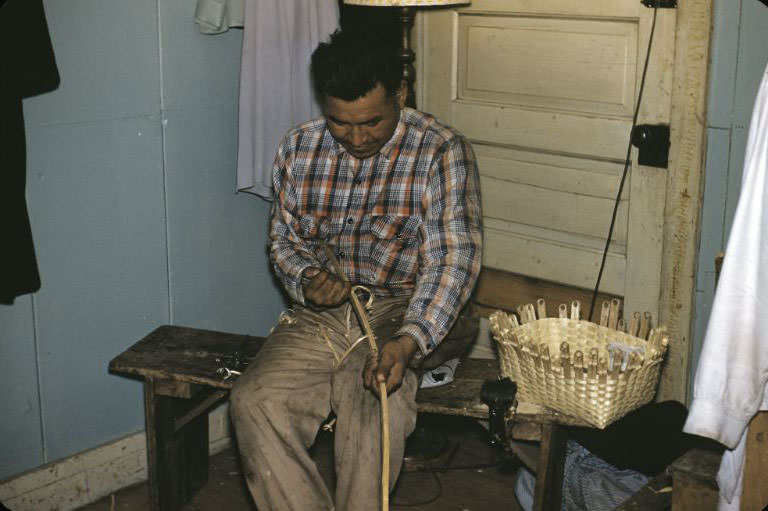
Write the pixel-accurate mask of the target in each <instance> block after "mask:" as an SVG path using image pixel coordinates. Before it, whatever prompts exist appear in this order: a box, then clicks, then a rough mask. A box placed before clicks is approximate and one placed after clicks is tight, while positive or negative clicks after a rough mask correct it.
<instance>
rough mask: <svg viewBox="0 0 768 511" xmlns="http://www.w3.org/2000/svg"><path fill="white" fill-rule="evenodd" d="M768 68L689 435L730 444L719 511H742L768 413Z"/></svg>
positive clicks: (698, 374)
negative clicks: (755, 432) (752, 456)
mask: <svg viewBox="0 0 768 511" xmlns="http://www.w3.org/2000/svg"><path fill="white" fill-rule="evenodd" d="M767 385H768V68H766V70H765V72H764V74H763V81H762V83H761V84H760V89H759V91H758V94H757V99H756V101H755V107H754V111H753V113H752V123H751V125H750V130H749V138H748V139H747V152H746V156H745V160H744V175H743V177H742V183H741V195H740V196H739V203H738V206H737V208H736V216H735V217H734V220H733V226H732V228H731V234H730V237H729V238H728V244H727V247H726V252H725V260H724V262H723V269H722V272H721V274H720V280H719V282H718V284H717V291H716V293H715V300H714V303H713V305H712V313H711V315H710V318H709V326H708V328H707V334H706V337H705V338H704V346H703V349H702V352H701V358H700V359H699V366H698V368H697V371H696V379H695V381H694V390H693V403H692V404H691V410H690V413H689V414H688V420H687V421H686V423H685V427H684V428H683V430H684V431H685V432H687V433H693V434H696V435H701V436H706V437H709V438H713V439H715V440H718V441H719V442H721V443H723V444H724V445H725V446H726V447H728V450H726V451H725V453H724V454H723V459H722V462H721V464H720V470H719V472H718V474H717V482H718V485H719V487H720V502H719V507H718V509H719V510H720V511H725V510H734V511H736V510H738V509H739V502H740V496H741V483H742V477H743V472H744V457H745V437H746V428H747V425H748V424H749V421H750V420H751V419H752V417H753V416H754V415H755V414H756V413H757V411H758V410H768V390H767Z"/></svg>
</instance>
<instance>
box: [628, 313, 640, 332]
mask: <svg viewBox="0 0 768 511" xmlns="http://www.w3.org/2000/svg"><path fill="white" fill-rule="evenodd" d="M639 327H640V313H639V312H635V313H634V314H632V318H631V319H630V320H629V332H628V333H629V335H633V336H635V337H637V333H638V328H639Z"/></svg>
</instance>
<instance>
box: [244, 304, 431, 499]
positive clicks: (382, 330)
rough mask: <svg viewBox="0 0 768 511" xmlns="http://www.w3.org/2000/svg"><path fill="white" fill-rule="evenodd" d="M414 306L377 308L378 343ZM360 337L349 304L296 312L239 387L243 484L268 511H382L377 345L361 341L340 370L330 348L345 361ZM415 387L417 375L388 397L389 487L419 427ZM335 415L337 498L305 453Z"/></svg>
mask: <svg viewBox="0 0 768 511" xmlns="http://www.w3.org/2000/svg"><path fill="white" fill-rule="evenodd" d="M406 306H407V300H405V299H403V298H377V299H376V300H375V301H374V304H373V310H372V311H371V312H370V313H369V318H370V321H371V326H372V328H373V330H374V333H375V334H376V337H377V339H379V340H380V341H379V342H381V341H386V340H387V339H390V338H391V337H392V336H393V335H394V333H395V332H396V331H397V329H398V328H399V327H400V325H401V322H402V317H403V314H404V313H405V308H406ZM323 334H325V335H323ZM362 335H363V333H362V331H361V329H360V326H359V323H358V320H357V318H356V316H355V313H354V311H353V310H352V308H351V306H350V305H348V304H344V305H342V306H340V307H337V308H332V309H326V310H323V311H319V312H318V311H313V310H310V309H307V308H302V307H297V308H296V310H295V312H294V313H292V314H290V315H288V316H286V317H284V318H282V319H281V321H280V322H279V324H278V325H277V326H276V327H275V329H274V331H273V332H272V333H271V334H270V335H269V337H268V338H267V340H266V342H265V344H264V346H263V347H262V348H261V349H260V350H259V353H258V355H257V356H256V358H255V359H254V361H253V362H251V364H250V366H249V367H248V370H247V371H245V373H244V374H243V375H242V376H240V378H239V379H238V381H237V383H236V384H235V386H234V388H233V389H232V396H231V400H230V403H231V411H232V419H233V423H234V427H235V432H236V434H237V442H238V446H239V449H240V455H241V458H242V462H243V467H244V469H245V477H246V481H247V483H248V487H249V489H250V491H251V494H252V495H253V498H254V500H255V501H256V504H257V506H258V508H259V510H260V511H268V510H279V511H286V510H291V511H313V510H333V509H335V510H337V511H359V510H363V509H365V510H369V509H370V510H375V509H378V508H379V506H380V504H379V503H380V502H381V496H380V487H381V440H380V438H381V426H380V415H379V414H380V411H379V406H380V405H379V400H378V399H377V398H376V397H375V396H374V395H373V394H372V393H371V392H370V391H369V390H368V389H366V388H365V387H363V379H362V371H363V367H364V365H365V361H366V359H367V357H368V355H369V353H370V348H369V347H368V343H367V341H363V342H361V343H360V344H358V346H357V347H355V348H354V350H352V352H351V353H350V354H349V355H348V356H347V358H346V359H345V360H344V361H343V363H341V365H340V366H338V367H336V358H335V357H334V354H333V352H332V351H331V348H330V347H329V342H330V344H331V345H333V348H334V350H335V351H336V352H337V353H338V355H339V356H340V355H341V354H342V353H344V351H346V349H347V348H348V347H349V346H351V345H352V343H354V342H355V341H356V340H357V339H358V338H360V337H361V336H362ZM326 339H327V340H326ZM417 387H418V385H417V378H416V375H415V374H414V373H413V372H412V371H410V370H408V371H407V373H406V375H405V377H404V378H403V384H402V386H401V387H400V388H399V389H398V390H397V391H396V392H394V393H392V394H390V396H389V401H388V404H389V420H390V443H391V447H390V451H391V452H390V467H391V469H390V485H391V486H394V483H395V481H396V480H397V475H398V473H399V472H400V467H401V465H402V459H403V450H404V447H405V439H406V437H407V436H408V435H409V434H410V433H411V432H412V431H413V429H414V427H415V424H416V401H415V398H416V390H417ZM331 411H333V412H335V413H336V416H337V422H336V425H335V435H334V465H335V468H336V489H335V499H334V498H333V497H332V496H331V493H330V492H329V489H328V488H326V485H325V483H324V481H323V479H322V477H321V476H320V473H319V472H318V470H317V467H316V465H315V463H314V461H313V460H312V459H311V458H310V456H309V454H308V452H307V449H308V448H309V447H310V446H311V445H312V444H313V442H314V440H315V436H316V434H317V432H318V429H319V428H320V426H321V424H322V423H323V422H324V421H325V419H326V418H327V417H328V415H329V413H330V412H331ZM390 489H391V487H390ZM334 501H335V506H334Z"/></svg>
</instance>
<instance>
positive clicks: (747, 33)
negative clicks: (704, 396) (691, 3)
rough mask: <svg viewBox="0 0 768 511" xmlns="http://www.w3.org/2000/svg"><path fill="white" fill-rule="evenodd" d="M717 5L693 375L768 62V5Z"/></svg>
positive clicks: (719, 0)
mask: <svg viewBox="0 0 768 511" xmlns="http://www.w3.org/2000/svg"><path fill="white" fill-rule="evenodd" d="M714 6H715V12H714V27H713V32H712V51H711V56H712V61H711V67H710V82H709V102H708V105H707V108H708V113H707V159H706V170H705V172H706V176H705V183H704V205H703V209H702V216H701V222H702V223H701V244H700V246H699V256H698V257H699V259H698V270H697V273H696V293H695V299H696V304H695V307H696V308H695V310H696V316H695V323H694V336H693V353H692V365H691V370H692V372H693V373H692V376H693V375H694V374H695V369H696V365H697V364H698V360H699V354H700V352H701V344H702V342H703V341H704V333H705V331H706V326H707V320H708V319H709V312H710V308H711V306H712V299H713V297H714V292H715V268H714V259H715V255H716V254H717V253H718V252H719V251H721V250H725V244H726V242H727V241H728V233H729V231H730V226H731V223H732V222H733V215H734V213H735V210H736V204H737V202H738V199H739V192H740V190H741V174H742V168H743V166H744V151H745V149H746V144H747V134H748V131H749V122H750V119H751V117H752V107H753V105H754V101H755V95H756V94H757V89H758V86H759V85H760V80H761V78H762V74H763V70H764V69H765V66H766V62H768V8H767V7H765V6H764V5H763V4H761V3H760V2H759V1H758V0H715V2H714ZM692 383H693V378H691V384H692Z"/></svg>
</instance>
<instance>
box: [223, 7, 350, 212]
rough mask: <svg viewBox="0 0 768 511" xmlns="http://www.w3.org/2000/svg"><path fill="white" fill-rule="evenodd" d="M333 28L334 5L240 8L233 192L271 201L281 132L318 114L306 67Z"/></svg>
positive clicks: (336, 20)
mask: <svg viewBox="0 0 768 511" xmlns="http://www.w3.org/2000/svg"><path fill="white" fill-rule="evenodd" d="M338 24H339V4H338V2H337V0H292V1H290V2H287V1H285V0H259V1H258V2H247V3H246V5H245V28H244V30H243V55H242V61H241V67H240V106H239V119H238V128H239V133H238V149H237V189H238V190H239V191H247V192H251V193H254V194H256V195H258V196H260V197H263V198H265V199H271V198H272V163H273V161H274V159H275V153H276V152H277V146H278V144H279V143H280V139H281V138H282V137H283V135H285V133H286V132H287V131H288V130H289V129H291V128H293V127H294V126H296V125H297V124H299V123H301V122H304V121H308V120H310V119H313V118H315V117H319V116H320V114H321V111H320V106H319V104H318V103H317V101H316V100H315V98H314V93H313V91H312V83H311V79H310V73H309V66H310V57H311V55H312V52H313V51H314V50H315V48H316V47H317V45H318V43H320V42H322V41H327V40H328V39H329V36H330V35H331V33H333V31H334V30H336V28H337V27H338Z"/></svg>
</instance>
